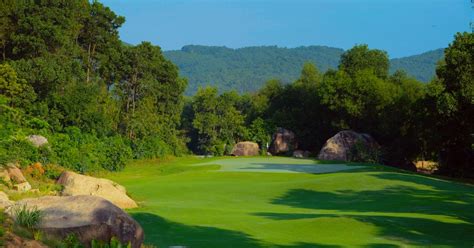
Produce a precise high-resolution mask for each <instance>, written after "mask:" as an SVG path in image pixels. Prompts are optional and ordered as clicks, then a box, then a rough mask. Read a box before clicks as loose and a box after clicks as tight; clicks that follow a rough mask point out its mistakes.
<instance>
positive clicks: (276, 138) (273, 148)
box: [268, 127, 298, 154]
mask: <svg viewBox="0 0 474 248" xmlns="http://www.w3.org/2000/svg"><path fill="white" fill-rule="evenodd" d="M296 148H298V144H297V143H296V137H295V133H293V132H292V131H290V130H287V129H284V128H281V127H279V128H277V130H276V132H275V133H274V134H273V136H272V143H271V144H270V148H269V149H268V150H269V151H270V153H272V154H281V153H288V152H291V151H293V150H294V149H296Z"/></svg>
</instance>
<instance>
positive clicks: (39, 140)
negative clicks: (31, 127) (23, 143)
mask: <svg viewBox="0 0 474 248" xmlns="http://www.w3.org/2000/svg"><path fill="white" fill-rule="evenodd" d="M26 139H27V140H28V141H29V142H30V143H31V144H32V145H33V146H35V147H42V146H44V145H47V144H48V139H46V137H44V136H41V135H29V136H28V137H26Z"/></svg>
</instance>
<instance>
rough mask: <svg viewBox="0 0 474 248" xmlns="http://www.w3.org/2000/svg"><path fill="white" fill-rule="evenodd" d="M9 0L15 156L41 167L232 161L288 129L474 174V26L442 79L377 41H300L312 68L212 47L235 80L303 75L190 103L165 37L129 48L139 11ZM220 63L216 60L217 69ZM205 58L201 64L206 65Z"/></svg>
mask: <svg viewBox="0 0 474 248" xmlns="http://www.w3.org/2000/svg"><path fill="white" fill-rule="evenodd" d="M1 4H2V5H1V6H0V12H1V13H0V18H1V19H2V21H1V22H2V26H1V30H0V44H1V52H2V58H1V59H2V63H1V65H0V123H1V128H0V135H1V137H2V138H1V141H0V160H1V161H0V163H2V164H6V163H8V162H17V163H19V164H20V165H27V164H30V163H33V162H36V161H41V162H42V163H43V164H59V165H61V166H64V167H67V168H70V169H73V170H76V171H80V172H83V173H86V172H90V171H94V170H102V169H107V170H120V169H122V168H123V167H124V166H125V162H126V161H127V159H132V158H136V159H140V158H156V157H162V156H165V155H174V156H180V155H184V154H187V153H190V151H192V152H195V153H198V154H212V155H225V154H228V152H229V150H230V149H231V147H232V146H233V144H235V143H236V142H238V141H242V140H250V141H255V142H257V143H259V144H260V145H261V147H262V148H265V147H266V145H265V144H266V143H268V142H269V139H270V135H271V134H272V132H273V131H274V130H275V128H276V127H285V128H288V129H291V130H293V131H294V132H295V133H296V135H297V137H298V139H299V141H300V144H301V146H302V148H304V149H306V150H309V151H312V152H317V151H318V150H319V149H320V148H321V146H322V144H323V143H324V141H325V140H326V139H327V138H329V137H331V136H332V135H334V134H335V133H336V132H338V131H340V130H345V129H352V130H355V131H359V132H366V133H370V134H371V135H373V136H374V138H375V139H376V140H377V141H378V142H379V143H380V145H381V146H382V149H381V151H380V154H376V156H371V157H369V158H367V159H371V160H373V161H374V162H379V163H385V164H389V165H394V166H398V167H404V166H405V165H406V164H409V163H411V162H412V161H414V160H416V159H419V158H423V159H424V160H427V159H432V160H436V161H439V162H440V164H441V169H440V172H441V173H444V174H446V175H451V176H460V177H467V176H473V175H474V167H473V164H474V161H473V159H474V152H473V148H474V106H473V105H474V78H473V76H472V75H474V34H473V33H458V34H456V35H455V37H454V41H453V42H452V43H451V44H450V46H449V47H448V48H447V49H446V50H444V60H442V61H440V62H439V64H438V67H437V69H436V74H437V77H436V78H434V79H433V80H432V81H431V82H430V83H428V84H423V83H421V82H420V81H418V80H417V79H415V78H413V77H411V76H409V75H408V74H407V73H406V72H404V71H402V70H397V71H395V72H393V73H390V60H389V58H388V55H387V53H386V52H384V51H381V50H376V49H370V48H369V47H368V46H367V45H357V46H354V47H353V48H351V49H349V50H347V51H342V50H339V49H332V48H325V47H309V48H299V49H300V50H298V49H297V51H299V53H300V54H306V53H307V50H308V49H309V50H314V54H326V55H325V56H323V55H321V56H317V55H314V56H315V57H314V58H315V59H316V58H317V61H316V63H314V64H313V63H305V64H304V65H303V66H300V65H299V63H302V62H304V61H308V60H309V61H311V59H310V58H309V57H303V58H301V56H296V57H297V58H298V59H299V61H300V62H298V63H296V62H294V61H292V60H285V59H284V58H285V57H284V56H283V55H278V53H279V52H282V53H285V51H286V50H281V49H278V48H275V47H269V48H267V49H268V50H269V51H275V53H276V54H277V55H272V56H273V57H271V58H273V59H274V60H275V61H273V63H266V62H265V61H263V60H260V59H261V56H260V55H261V54H260V53H258V51H257V50H259V49H256V50H255V48H248V50H245V49H244V50H245V51H246V52H247V53H249V54H253V55H254V57H243V56H242V57H240V56H239V55H238V54H235V53H234V52H233V51H232V50H229V49H226V48H220V49H218V50H214V49H211V51H210V52H211V53H212V51H218V53H219V54H221V53H222V54H227V55H219V56H224V57H226V58H229V60H230V61H233V63H230V62H229V64H226V63H224V62H222V61H221V60H216V62H215V63H218V64H219V65H216V68H215V70H217V71H218V72H219V73H218V74H219V75H217V76H216V77H217V78H218V79H221V80H222V81H223V82H222V83H224V84H225V83H227V82H224V79H225V77H226V76H227V75H228V76H229V77H236V74H235V73H233V72H230V71H228V70H226V68H229V65H230V66H233V67H236V68H238V69H239V70H238V74H237V76H238V77H244V76H245V75H251V74H253V73H255V71H247V70H246V68H245V67H239V63H237V62H238V61H248V62H249V63H251V64H253V65H254V67H256V68H259V70H258V71H260V72H262V71H266V70H268V74H264V75H263V76H262V78H261V79H262V80H265V79H267V78H268V77H267V75H272V74H273V73H275V72H281V73H283V74H285V73H284V72H282V71H279V70H283V68H284V67H286V66H288V68H293V69H292V70H294V69H295V68H298V71H299V73H298V74H297V75H289V76H288V77H284V76H282V77H281V78H277V79H274V80H270V81H268V82H266V83H265V85H264V86H263V87H261V88H260V89H258V90H257V91H256V92H254V93H246V94H241V92H243V91H249V90H256V89H257V88H256V87H259V86H258V84H257V83H256V82H246V83H245V84H243V85H242V87H241V88H240V91H239V92H237V91H228V92H222V89H221V88H219V89H218V88H215V87H214V88H213V87H206V88H199V89H197V92H196V94H195V95H194V96H192V97H184V92H185V90H186V87H187V81H186V79H184V78H181V77H180V76H179V72H178V67H177V66H176V65H174V64H173V63H172V62H171V61H170V60H168V59H166V58H165V56H164V55H163V52H162V51H161V49H160V47H158V46H156V45H153V44H151V43H149V42H143V43H141V44H139V45H136V46H130V45H125V44H124V43H123V42H121V40H120V38H119V35H118V29H119V28H120V26H121V25H122V24H123V23H124V21H125V19H124V18H123V17H121V16H118V15H116V14H115V13H114V12H113V11H112V10H111V9H109V8H107V7H106V6H104V5H103V4H101V3H99V2H97V1H92V2H90V1H87V0H75V1H69V0H68V1H66V0H64V1H26V0H25V1H15V0H9V1H2V3H1ZM202 49H204V50H206V48H205V47H194V46H192V47H186V48H184V51H187V52H188V53H191V54H193V53H197V51H200V50H202ZM252 49H254V50H252ZM327 54H330V55H327ZM168 56H169V54H168ZM169 57H170V56H169ZM277 58H278V59H277ZM194 61H195V62H194V63H196V64H197V63H198V62H200V61H198V57H194ZM209 61H211V59H209ZM338 61H339V63H338ZM211 62H212V61H211ZM211 62H209V64H206V63H207V62H203V63H204V65H205V66H207V67H209V66H211V65H212V63H211ZM221 63H222V64H221ZM274 63H281V65H279V66H277V67H276V66H274ZM196 64H192V63H191V64H189V65H188V66H193V68H196V69H197V70H199V69H203V68H201V67H199V66H198V65H196ZM407 64H410V63H407ZM194 66H195V67H194ZM182 70H183V71H184V72H186V70H189V68H188V69H187V68H182ZM285 71H286V70H285ZM234 72H235V71H234ZM258 74H263V73H258ZM184 75H185V73H184ZM294 76H296V78H297V79H296V80H294V81H292V82H291V83H287V82H288V80H291V79H292V78H293V77H294ZM203 80H208V79H207V78H204V79H203ZM193 87H196V86H195V85H194V86H192V87H191V88H190V91H189V92H193V91H194V90H196V88H193ZM31 134H41V135H43V136H45V137H47V138H48V140H49V141H50V146H47V147H42V148H36V147H34V146H32V145H31V144H30V143H29V142H27V141H26V140H25V137H26V136H28V135H31ZM263 150H264V149H263Z"/></svg>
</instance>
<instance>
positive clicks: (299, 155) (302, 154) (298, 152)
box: [293, 150, 310, 158]
mask: <svg viewBox="0 0 474 248" xmlns="http://www.w3.org/2000/svg"><path fill="white" fill-rule="evenodd" d="M309 154H310V152H308V151H303V150H296V151H294V152H293V157H295V158H307V157H309Z"/></svg>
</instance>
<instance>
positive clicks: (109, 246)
mask: <svg viewBox="0 0 474 248" xmlns="http://www.w3.org/2000/svg"><path fill="white" fill-rule="evenodd" d="M131 247H132V244H131V243H130V242H129V243H128V244H126V245H124V244H122V243H120V241H119V240H118V239H117V238H116V237H112V239H110V242H109V243H106V242H103V241H97V240H92V242H91V248H131Z"/></svg>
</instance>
